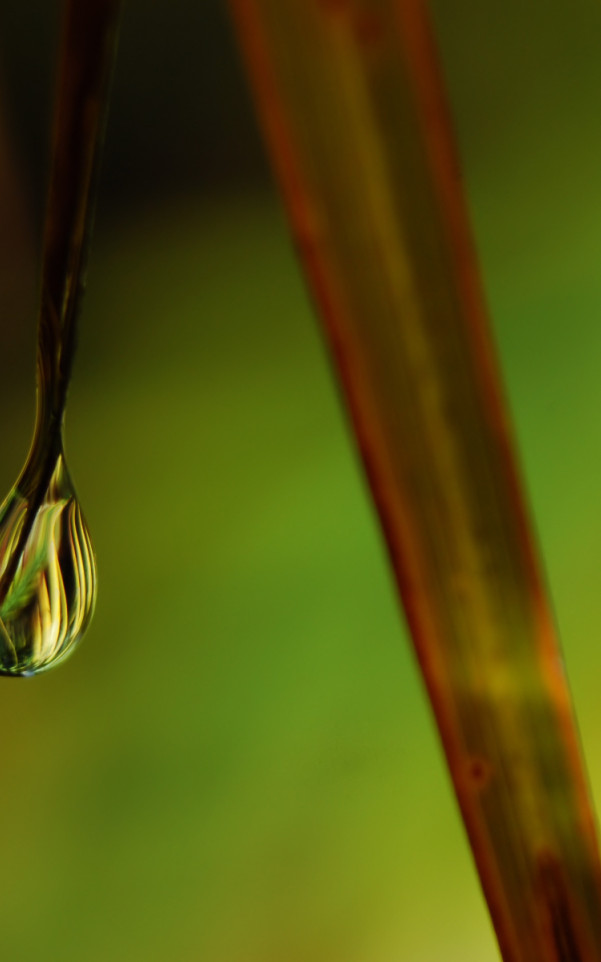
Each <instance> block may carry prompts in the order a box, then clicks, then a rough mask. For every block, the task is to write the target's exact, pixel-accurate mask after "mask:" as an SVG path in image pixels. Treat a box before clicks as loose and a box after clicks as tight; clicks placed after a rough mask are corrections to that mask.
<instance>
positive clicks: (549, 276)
mask: <svg viewBox="0 0 601 962" xmlns="http://www.w3.org/2000/svg"><path fill="white" fill-rule="evenodd" d="M55 6H56V8H57V9H54V8H55ZM432 9H433V15H434V20H435V24H436V28H437V31H438V36H439V41H440V46H441V50H442V55H443V60H444V67H445V72H446V76H447V80H448V85H449V91H450V95H451V100H452V104H453V109H454V116H455V122H456V128H457V134H458V138H459V141H460V146H461V152H462V157H463V163H464V172H465V179H466V184H467V188H468V191H469V197H470V203H471V208H472V215H473V222H474V229H475V233H476V237H477V243H478V250H479V254H480V258H481V261H482V265H483V271H484V276H485V283H486V289H487V293H488V298H489V302H490V305H491V311H492V315H493V322H494V327H495V333H496V338H497V341H498V344H499V350H500V354H501V358H502V363H503V368H504V371H505V376H506V381H507V389H508V393H509V397H510V400H511V405H512V409H513V414H514V420H515V424H516V431H517V435H518V438H519V442H520V448H521V454H522V462H523V467H524V474H525V476H526V478H527V483H528V490H529V494H530V498H531V502H532V505H533V511H534V515H535V518H536V523H537V526H538V530H539V534H540V540H541V544H542V548H543V552H544V557H545V563H546V568H547V572H548V577H549V582H550V586H551V590H552V594H553V598H554V602H555V606H556V610H557V615H558V621H559V624H560V627H561V632H562V636H563V639H564V644H565V650H566V657H567V662H568V668H569V673H570V677H571V680H572V687H573V691H574V695H575V699H576V702H577V705H578V711H579V718H580V723H581V730H582V736H583V741H584V745H585V750H586V755H587V760H588V765H589V770H590V776H591V781H592V785H593V790H594V792H595V795H596V797H597V798H598V799H600V800H601V739H600V738H599V735H600V733H601V699H600V698H599V684H600V678H601V645H600V644H599V636H600V629H601V590H600V586H599V576H600V570H601V563H600V560H599V556H600V548H601V518H600V512H599V488H600V484H601V425H600V418H599V410H600V407H601V379H600V378H599V369H600V367H599V361H600V359H601V324H600V314H601V271H600V269H599V264H600V257H599V253H600V249H601V163H600V158H601V56H600V53H601V5H599V4H598V2H597V0H572V2H571V3H569V4H566V3H561V2H559V0H530V2H529V3H527V4H524V3H523V2H522V0H505V2H504V3H503V4H495V3H490V2H489V3H476V2H474V0H455V2H454V3H453V4H448V3H445V2H444V0H435V2H433V3H432ZM57 23H58V4H56V5H54V4H48V3H44V2H42V0H29V2H28V3H26V4H25V3H22V2H21V0H3V3H2V9H1V12H0V56H1V60H0V75H1V80H2V99H1V103H2V109H1V111H0V119H1V124H2V138H1V143H2V146H1V149H0V335H1V341H0V425H1V437H2V448H1V455H2V456H1V458H0V480H1V481H2V484H3V485H4V489H5V490H6V491H8V488H9V487H10V485H11V483H12V481H13V480H14V478H15V477H16V474H17V473H18V470H19V468H20V466H21V463H22V461H23V459H24V457H25V454H26V452H27V447H28V441H29V437H30V434H31V427H32V418H33V398H34V381H33V373H34V333H35V326H34V324H35V317H34V314H35V290H36V270H37V257H38V253H39V239H40V230H41V227H40V225H41V212H42V207H43V193H44V187H45V180H46V175H47V142H48V129H49V105H50V101H51V92H52V75H53V58H54V54H55V49H56V34H57ZM67 429H68V438H67V440H68V457H69V463H70V465H71V469H72V473H73V475H74V478H75V480H76V483H77V485H78V489H79V493H80V496H81V499H82V502H83V505H84V508H85V511H86V514H87V517H88V521H89V523H90V527H91V529H92V531H93V534H94V538H95V544H96V549H97V554H98V563H99V572H100V594H99V601H98V608H97V614H96V618H95V621H94V624H93V626H92V627H91V629H90V631H89V635H88V637H87V639H86V641H85V642H84V644H83V645H82V647H81V649H79V651H78V652H77V654H76V655H75V656H74V657H73V659H72V660H70V661H69V662H68V663H66V664H65V665H64V666H63V667H61V668H60V670H57V671H56V672H55V673H49V674H47V675H44V676H41V677H39V678H36V679H32V680H27V681H13V680H5V679H2V680H1V681H0V732H1V736H2V742H1V752H0V755H1V758H2V763H1V771H0V786H1V794H0V816H1V821H2V824H3V825H4V829H3V832H2V836H3V838H2V845H1V849H0V958H2V959H3V960H6V962H59V960H60V962H135V960H137V959H140V960H144V962H199V960H202V962H400V960H411V962H431V960H435V959H442V958H444V959H445V960H448V962H451V960H455V959H456V960H458V962H459V960H461V962H492V960H494V959H497V958H498V953H497V950H496V948H495V945H494V941H493V937H492V934H491V930H490V926H489V923H488V919H487V916H486V911H485V908H484V904H483V901H482V898H481V896H480V893H479V889H478V884H477V881H476V878H475V873H474V871H473V868H472V865H471V860H470V856H469V853H468V851H467V846H466V843H465V840H464V836H463V831H462V828H461V826H460V824H459V820H458V817H457V813H456V809H455V803H454V801H453V799H452V796H451V791H450V786H449V781H448V778H447V775H446V773H445V770H444V767H443V763H442V759H441V753H440V750H439V746H438V743H437V738H436V735H435V732H434V729H433V725H432V721H431V718H430V714H429V709H428V706H427V703H426V699H425V697H424V693H423V691H422V687H421V683H420V680H419V677H418V674H417V671H416V667H415V665H414V662H413V658H412V655H411V653H410V648H409V644H408V640H407V637H406V632H405V629H404V626H403V623H402V619H401V618H400V617H399V613H398V610H397V605H396V601H395V598H394V595H393V590H392V582H391V578H390V575H389V572H388V569H387V565H386V560H385V556H384V552H383V548H382V543H381V539H380V536H379V533H378V531H377V528H376V525H375V521H374V516H373V511H372V509H371V506H370V504H369V500H368V498H367V495H366V490H365V486H364V483H363V480H362V477H361V473H360V470H359V468H358V464H357V460H356V457H355V454H354V449H353V444H352V441H351V439H350V437H349V435H348V431H347V427H346V423H345V418H344V415H343V413H342V412H341V409H340V405H339V402H338V398H337V392H336V389H335V386H334V385H333V382H332V378H331V372H330V369H329V365H328V361H327V358H326V357H325V355H324V351H323V348H322V343H321V339H320V335H319V332H318V327H317V324H316V322H315V319H314V317H313V315H312V311H311V309H310V306H309V303H308V299H307V296H306V294H305V291H304V287H303V284H302V281H301V278H300V274H299V268H298V265H297V263H296V260H295V257H294V255H293V252H292V250H291V246H290V243H289V239H288V235H287V232H286V227H285V223H284V219H283V215H282V212H281V209H280V207H279V204H278V200H277V197H276V194H275V191H274V188H273V186H272V183H271V180H270V175H269V171H268V167H267V164H266V161H265V158H264V155H263V151H262V147H261V144H260V140H259V137H258V134H257V131H256V128H255V123H254V119H253V115H252V111H251V107H250V103H249V99H248V95H247V92H246V88H245V83H244V78H243V76H242V72H241V67H240V65H239V62H238V59H237V53H236V50H235V47H234V44H233V36H232V31H231V28H230V24H229V22H228V18H227V13H226V10H225V5H224V4H223V3H220V2H217V0H202V2H201V3H199V2H192V0H169V2H167V0H153V2H152V3H144V2H142V0H127V2H126V5H125V12H124V18H123V30H122V37H121V44H120V49H119V58H118V63H117V68H116V75H115V83H114V91H113V100H112V105H111V113H110V119H109V126H108V133H107V143H106V152H105V163H104V167H103V176H102V183H101V190H100V196H99V201H98V214H97V230H96V234H95V239H94V245H93V250H92V257H91V261H90V269H89V285H88V293H87V297H86V301H85V306H84V311H83V315H82V321H81V335H80V350H79V354H78V358H77V363H76V369H75V376H74V383H73V388H72V391H71V397H70V407H69V412H68V421H67Z"/></svg>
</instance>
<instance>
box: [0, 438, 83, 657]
mask: <svg viewBox="0 0 601 962" xmlns="http://www.w3.org/2000/svg"><path fill="white" fill-rule="evenodd" d="M26 477H27V474H26V471H25V472H23V474H22V475H21V479H24V478H26ZM21 479H20V480H19V481H18V482H17V484H16V485H15V487H14V488H13V489H12V491H11V492H10V494H9V495H8V497H7V498H6V500H5V501H4V504H3V505H2V506H1V507H0V674H4V675H33V674H37V673H38V672H40V671H44V670H45V669H47V668H50V667H51V666H53V665H55V664H57V663H58V662H59V661H62V660H63V658H65V657H66V656H67V655H68V654H70V652H72V651H73V649H74V648H75V646H76V645H77V643H78V642H79V640H80V639H81V637H82V635H83V633H84V631H85V629H86V627H87V625H88V623H89V621H90V619H91V617H92V614H93V611H94V602H95V597H96V565H95V561H94V553H93V550H92V544H91V541H90V535H89V533H88V528H87V525H86V522H85V520H84V517H83V514H82V512H81V508H80V506H79V502H78V500H77V496H76V494H75V490H74V488H73V484H72V482H71V478H70V476H69V472H68V470H67V467H66V464H65V459H64V455H63V454H62V452H61V453H60V454H59V455H58V457H57V460H56V462H55V465H54V470H53V471H52V475H51V477H50V482H49V484H48V485H45V486H43V489H42V488H41V487H40V485H39V484H38V486H37V487H33V489H31V487H29V489H30V493H29V495H28V496H27V495H25V494H24V493H23V489H24V488H27V487H28V486H27V485H26V484H24V483H23V481H22V480H21Z"/></svg>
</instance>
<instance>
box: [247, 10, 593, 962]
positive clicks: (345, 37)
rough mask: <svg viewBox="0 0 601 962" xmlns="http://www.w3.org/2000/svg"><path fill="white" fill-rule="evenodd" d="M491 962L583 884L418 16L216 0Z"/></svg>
mask: <svg viewBox="0 0 601 962" xmlns="http://www.w3.org/2000/svg"><path fill="white" fill-rule="evenodd" d="M231 7H232V11H233V15H234V19H235V22H236V24H237V27H238V32H239V36H240V41H241V44H242V47H243V49H244V52H245V55H246V58H247V64H248V69H249V74H250V77H251V79H252V81H253V85H254V92H255V96H256V100H257V104H258V108H259V112H260V115H261V118H262V121H263V125H264V129H265V133H266V136H267V141H268V144H269V146H270V149H271V153H272V158H273V161H274V164H275V169H276V172H277V175H278V178H279V180H280V183H281V186H282V188H283V192H284V196H285V200H286V203H287V207H288V212H289V215H290V219H291V222H292V228H293V231H294V236H295V240H296V243H297V246H298V250H299V254H300V257H301V259H302V262H303V265H304V267H305V271H306V274H307V277H308V281H309V284H310V287H311V290H312V292H313V295H314V297H315V301H316V304H317V307H318V310H319V313H320V315H321V319H322V321H323V325H324V328H325V331H326V334H327V338H328V341H329V344H330V348H331V351H332V355H333V357H334V360H335V363H336V367H337V370H338V374H339V377H340V380H341V382H342V386H343V390H344V395H345V398H346V403H347V406H348V409H349V412H350V415H351V420H352V425H353V428H354V432H355V436H356V438H357V442H358V446H359V449H360V452H361V455H362V458H363V462H364V465H365V469H366V472H367V475H368V478H369V482H370V485H371V490H372V493H373V497H374V500H375V502H376V505H377V508H378V512H379V516H380V519H381V523H382V527H383V531H384V535H385V538H386V541H387V544H388V548H389V552H390V558H391V561H392V564H393V567H394V571H395V574H396V579H397V583H398V587H399V591H400V594H401V597H402V600H403V604H404V607H405V612H406V615H407V619H408V622H409V626H410V629H411V634H412V637H413V642H414V646H415V650H416V653H417V657H418V659H419V663H420V666H421V670H422V673H423V677H424V679H425V682H426V686H427V689H428V693H429V696H430V700H431V703H432V706H433V709H434V712H435V715H436V720H437V723H438V727H439V731H440V735H441V738H442V742H443V746H444V750H445V752H446V757H447V761H448V765H449V769H450V772H451V776H452V779H453V784H454V788H455V792H456V795H457V798H458V801H459V805H460V807H461V812H462V815H463V819H464V822H465V825H466V828H467V832H468V835H469V840H470V843H471V846H472V849H473V852H474V857H475V860H476V864H477V868H478V871H479V873H480V878H481V881H482V885H483V888H484V892H485V895H486V899H487V901H488V905H489V908H490V912H491V916H492V919H493V923H494V926H495V929H496V933H497V937H498V940H499V944H500V947H501V952H502V955H503V958H504V959H505V962H600V960H601V884H600V879H601V871H600V865H599V858H598V849H597V840H596V836H595V828H594V820H593V815H592V810H591V804H590V801H589V793H588V788H587V784H586V777H585V774H584V768H583V763H582V759H581V752H580V747H579V741H578V736H577V732H576V726H575V722H574V717H573V713H572V707H571V702H570V696H569V692H568V688H567V683H566V680H565V677H564V671H563V664H562V659H561V654H560V651H559V648H558V643H557V640H556V634H555V629H554V625H553V621H552V617H551V614H550V607H549V603H548V601H547V597H546V591H545V587H544V583H543V579H542V577H541V573H540V567H539V563H538V559H537V552H536V549H535V546H534V541H533V537H532V533H531V528H530V524H529V520H528V516H527V511H526V509H525V506H524V498H523V496H522V493H521V484H520V481H519V477H518V471H517V468H516V462H515V458H514V455H513V446H512V442H511V436H510V431H509V428H508V419H507V415H506V411H505V405H504V401H503V397H502V391H501V388H500V382H499V378H498V375H497V369H496V363H495V359H494V352H493V350H492V347H491V339H490V335H489V331H488V325H487V318H486V310H485V307H484V301H483V297H482V294H481V290H480V284H479V277H478V270H477V267H476V261H475V257H474V254H473V250H472V243H471V239H470V234H469V229H468V222H467V215H466V209H465V203H464V199H463V196H462V190H461V183H460V177H459V172H458V165H457V163H456V158H455V153H454V147H453V142H452V137H451V133H450V127H449V124H448V121H447V112H446V109H445V103H444V91H443V88H442V83H441V81H440V78H439V69H438V62H437V58H436V54H435V50H434V45H433V42H432V38H431V34H430V30H429V25H428V20H427V16H426V11H425V8H424V2H422V0H371V2H370V0H231Z"/></svg>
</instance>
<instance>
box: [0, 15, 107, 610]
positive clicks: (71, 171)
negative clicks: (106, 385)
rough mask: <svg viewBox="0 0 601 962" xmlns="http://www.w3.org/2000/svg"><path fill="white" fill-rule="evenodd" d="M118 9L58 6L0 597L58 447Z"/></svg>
mask: <svg viewBox="0 0 601 962" xmlns="http://www.w3.org/2000/svg"><path fill="white" fill-rule="evenodd" d="M119 7H120V0H85V2H82V0H66V2H65V5H64V13H63V32H62V39H61V48H60V54H59V70H58V84H57V91H56V99H55V115H54V131H53V145H52V166H51V176H50V185H49V192H48V204H47V209H46V223H45V233H44V249H43V259H42V280H41V296H40V311H39V319H38V352H37V392H38V406H37V417H36V427H35V435H34V440H33V444H32V448H31V451H30V454H29V458H28V460H27V463H26V465H25V468H24V469H23V472H22V474H21V477H20V478H19V481H18V486H19V488H20V489H21V492H22V494H23V495H24V496H26V497H28V499H29V504H28V508H27V511H26V514H25V519H24V522H23V527H22V529H21V533H20V536H19V542H18V545H17V548H16V550H15V551H14V553H13V554H12V556H11V559H10V561H9V564H8V565H7V568H6V570H5V572H4V574H3V576H2V578H1V579H0V603H1V602H2V601H3V600H4V598H5V597H6V593H7V591H8V588H9V586H10V584H11V581H12V579H13V577H14V575H15V572H16V570H17V567H18V564H19V560H20V558H21V556H22V554H23V551H24V549H25V545H26V544H27V539H28V538H29V535H30V533H31V528H32V526H33V522H34V519H35V516H36V513H37V511H38V510H39V508H40V505H41V503H42V501H43V498H44V496H45V493H46V490H47V488H48V485H49V484H50V479H51V477H52V474H53V471H54V469H55V467H56V463H57V460H58V458H59V456H60V454H61V453H62V424H63V417H64V412H65V405H66V400H67V391H68V387H69V380H70V377H71V368H72V365H73V357H74V353H75V344H76V330H77V317H78V311H79V306H80V301H81V296H82V294H83V290H84V286H85V269H86V264H87V255H88V247H89V239H90V234H91V226H92V220H93V201H94V196H95V187H96V182H97V177H98V169H99V159H100V147H101V144H102V139H103V133H104V126H105V123H104V122H105V118H106V111H107V103H108V89H109V82H110V76H111V69H112V64H113V59H114V50H115V40H116V26H117V18H118V12H119Z"/></svg>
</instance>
